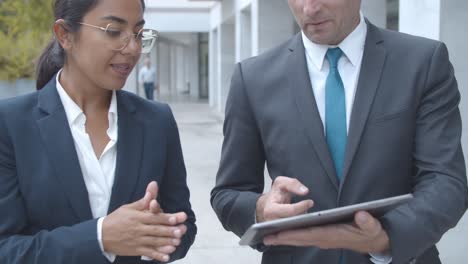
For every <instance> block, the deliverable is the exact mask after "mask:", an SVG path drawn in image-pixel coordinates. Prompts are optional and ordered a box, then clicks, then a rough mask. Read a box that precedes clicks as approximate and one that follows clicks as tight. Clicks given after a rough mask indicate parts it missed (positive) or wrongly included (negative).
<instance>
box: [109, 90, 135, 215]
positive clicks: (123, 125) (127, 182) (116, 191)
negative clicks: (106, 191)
mask: <svg viewBox="0 0 468 264" xmlns="http://www.w3.org/2000/svg"><path fill="white" fill-rule="evenodd" d="M117 104H118V110H117V111H118V114H119V117H118V131H119V132H118V133H119V136H118V140H117V162H116V164H117V165H116V169H115V180H114V185H113V187H112V195H111V201H110V204H109V213H110V212H112V211H114V210H115V209H117V208H118V207H119V206H121V205H123V204H127V203H129V202H134V201H132V200H131V199H132V194H133V192H134V189H135V186H136V184H137V182H138V178H139V175H140V165H141V160H142V151H143V147H144V146H143V137H144V133H143V125H144V124H143V122H142V121H140V120H138V118H137V115H138V112H137V111H136V107H135V105H134V104H133V103H132V102H131V101H130V100H129V98H127V96H125V94H124V92H121V91H119V92H117Z"/></svg>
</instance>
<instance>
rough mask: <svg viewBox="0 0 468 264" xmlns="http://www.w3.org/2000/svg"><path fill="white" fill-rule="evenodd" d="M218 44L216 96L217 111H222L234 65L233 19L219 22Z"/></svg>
mask: <svg viewBox="0 0 468 264" xmlns="http://www.w3.org/2000/svg"><path fill="white" fill-rule="evenodd" d="M218 33H219V37H220V45H219V51H220V53H219V58H218V61H219V70H220V75H219V80H218V84H219V85H218V89H219V91H220V96H219V98H218V100H219V101H218V105H217V106H218V111H219V112H224V107H225V106H226V99H227V96H228V93H229V88H230V86H231V76H232V73H233V71H234V66H235V29H234V21H233V19H232V20H227V21H225V22H224V23H223V24H221V27H220V30H219V32H218Z"/></svg>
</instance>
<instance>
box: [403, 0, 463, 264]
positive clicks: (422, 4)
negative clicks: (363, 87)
mask: <svg viewBox="0 0 468 264" xmlns="http://www.w3.org/2000/svg"><path fill="white" fill-rule="evenodd" d="M467 12H468V1H466V0H450V1H446V0H418V1H401V0H400V20H399V24H400V31H402V32H405V33H409V34H413V35H419V36H423V37H427V38H432V39H437V40H440V41H442V42H444V43H445V44H446V45H447V48H448V50H449V57H450V61H451V62H452V64H453V67H454V70H455V77H456V78H457V81H458V88H459V90H460V93H461V103H460V111H461V116H462V122H463V130H462V147H463V149H464V150H465V153H466V150H467V149H468V130H467V129H466V127H467V126H466V124H468V91H467V87H468V63H467V59H468V49H467V43H468V34H467V33H466V31H467V29H466V27H467V25H468V16H467ZM466 217H467V216H466V215H465V222H466ZM458 232H460V229H458ZM461 232H463V229H462V230H461ZM453 234H454V233H452V231H449V232H448V233H447V234H445V235H444V237H443V238H442V239H441V241H440V242H439V243H438V245H437V246H438V248H439V250H440V252H441V254H440V257H441V260H442V263H457V262H460V260H461V259H466V257H465V256H466V250H465V251H463V249H462V248H463V246H461V245H460V241H459V238H458V239H457V237H456V236H453Z"/></svg>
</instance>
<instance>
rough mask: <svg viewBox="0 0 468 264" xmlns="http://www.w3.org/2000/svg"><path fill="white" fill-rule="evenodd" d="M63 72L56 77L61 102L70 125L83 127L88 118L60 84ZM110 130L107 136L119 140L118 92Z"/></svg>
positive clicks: (112, 110)
mask: <svg viewBox="0 0 468 264" xmlns="http://www.w3.org/2000/svg"><path fill="white" fill-rule="evenodd" d="M61 73H62V70H60V71H59V72H58V73H57V76H56V81H55V82H56V86H57V92H58V94H59V97H60V100H61V101H62V105H63V108H64V109H65V114H66V115H67V120H68V125H69V126H70V127H71V126H73V125H83V126H84V124H85V123H86V116H85V115H84V113H83V111H82V110H81V108H80V107H79V106H78V105H77V104H76V103H75V101H73V99H71V97H70V96H69V95H68V93H67V92H66V91H65V89H64V88H63V86H62V84H60V81H59V80H60V78H59V77H60V74H61ZM108 119H109V129H108V130H107V134H108V136H109V138H110V139H111V140H117V121H118V115H117V95H116V92H115V91H113V92H112V99H111V103H110V106H109V114H108Z"/></svg>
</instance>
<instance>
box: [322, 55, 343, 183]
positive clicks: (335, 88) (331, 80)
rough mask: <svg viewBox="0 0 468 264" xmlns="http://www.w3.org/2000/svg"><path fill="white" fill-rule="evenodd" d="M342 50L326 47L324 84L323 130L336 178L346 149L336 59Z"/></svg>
mask: <svg viewBox="0 0 468 264" xmlns="http://www.w3.org/2000/svg"><path fill="white" fill-rule="evenodd" d="M342 55H343V52H342V51H341V49H340V48H333V49H328V51H327V59H328V62H329V63H330V72H329V73H328V77H327V83H326V85H325V131H326V138H327V144H328V148H329V150H330V154H331V156H332V159H333V163H334V165H335V170H336V175H337V176H338V179H339V180H341V178H342V176H343V175H342V174H341V173H342V170H343V163H344V156H345V149H346V137H347V131H346V101H345V93H344V86H343V81H342V80H341V77H340V73H339V72H338V61H339V60H340V58H341V56H342Z"/></svg>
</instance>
